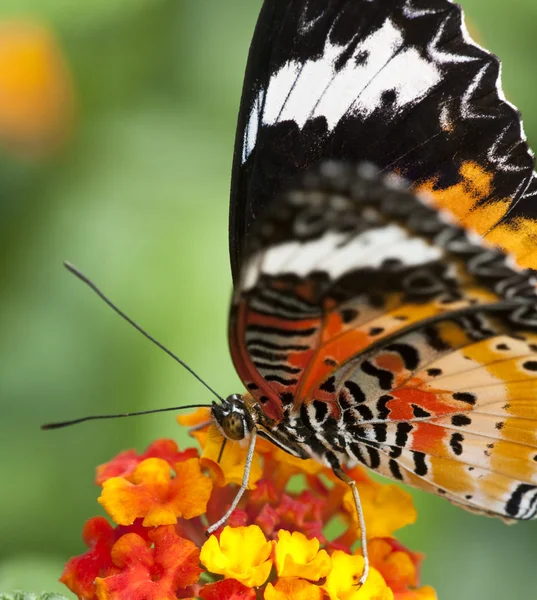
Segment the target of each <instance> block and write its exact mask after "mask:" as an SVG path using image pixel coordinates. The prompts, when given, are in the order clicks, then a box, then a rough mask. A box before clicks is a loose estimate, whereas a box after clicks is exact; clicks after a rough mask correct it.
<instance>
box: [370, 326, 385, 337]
mask: <svg viewBox="0 0 537 600" xmlns="http://www.w3.org/2000/svg"><path fill="white" fill-rule="evenodd" d="M383 331H384V327H371V329H370V330H369V335H370V336H375V335H380V334H381V333H382V332H383Z"/></svg>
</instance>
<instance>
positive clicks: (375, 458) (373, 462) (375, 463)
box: [366, 446, 380, 470]
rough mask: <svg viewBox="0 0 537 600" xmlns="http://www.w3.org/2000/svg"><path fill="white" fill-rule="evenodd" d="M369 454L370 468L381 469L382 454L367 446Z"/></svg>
mask: <svg viewBox="0 0 537 600" xmlns="http://www.w3.org/2000/svg"><path fill="white" fill-rule="evenodd" d="M366 450H367V453H368V454H369V465H368V466H369V468H370V469H373V470H375V469H378V468H379V467H380V452H379V451H378V450H376V449H375V448H371V446H366Z"/></svg>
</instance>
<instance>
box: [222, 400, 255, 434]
mask: <svg viewBox="0 0 537 600" xmlns="http://www.w3.org/2000/svg"><path fill="white" fill-rule="evenodd" d="M211 414H212V417H213V419H214V421H215V423H216V425H217V427H218V429H220V431H221V433H222V434H223V435H224V436H225V437H226V438H227V439H229V440H234V441H239V440H243V439H245V438H247V437H249V435H250V432H251V431H252V429H253V427H254V426H255V419H254V416H253V414H252V412H251V410H250V408H249V406H248V404H247V403H245V401H244V397H243V396H241V395H240V394H231V396H228V397H227V398H226V399H225V400H224V401H223V402H220V403H217V402H213V405H212V408H211Z"/></svg>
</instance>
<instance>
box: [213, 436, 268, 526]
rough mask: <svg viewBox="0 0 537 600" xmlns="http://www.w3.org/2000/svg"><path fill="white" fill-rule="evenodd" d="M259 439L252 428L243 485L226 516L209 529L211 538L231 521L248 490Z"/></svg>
mask: <svg viewBox="0 0 537 600" xmlns="http://www.w3.org/2000/svg"><path fill="white" fill-rule="evenodd" d="M256 437H257V431H256V429H255V427H253V428H252V430H251V432H250V442H249V444H248V454H247V455H246V463H245V465H244V473H243V475H242V483H241V487H240V488H239V491H238V492H237V495H236V496H235V498H233V502H232V503H231V506H230V507H229V508H228V510H227V511H226V514H225V515H224V516H223V517H222V518H221V519H219V520H218V521H217V522H216V523H213V524H212V525H211V526H210V527H208V528H207V531H206V534H207V535H208V536H209V535H211V533H214V532H215V531H216V530H217V529H218V528H219V527H220V526H221V525H224V523H225V522H226V521H227V520H228V519H229V517H230V516H231V513H232V512H233V511H234V510H235V509H236V508H237V505H238V504H239V502H240V499H241V498H242V495H243V494H244V492H245V491H246V490H247V489H248V480H249V479H250V470H251V468H252V461H253V460H254V450H255V442H256Z"/></svg>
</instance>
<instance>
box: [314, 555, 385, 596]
mask: <svg viewBox="0 0 537 600" xmlns="http://www.w3.org/2000/svg"><path fill="white" fill-rule="evenodd" d="M363 570H364V559H363V557H362V556H361V555H359V554H355V555H351V554H347V553H346V552H342V551H341V550H334V552H333V553H332V570H331V571H330V574H329V575H328V577H327V578H326V583H325V584H324V585H323V586H322V587H323V589H324V590H325V592H326V593H327V594H328V595H329V596H330V600H393V592H392V591H391V589H390V588H389V587H388V586H387V585H386V582H385V581H384V579H383V578H382V575H381V574H380V573H379V572H378V571H377V570H376V569H373V568H371V569H370V570H369V577H368V578H367V580H366V582H365V583H364V585H363V586H361V587H358V586H357V583H358V581H359V579H360V576H361V575H362V573H363Z"/></svg>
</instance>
